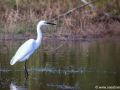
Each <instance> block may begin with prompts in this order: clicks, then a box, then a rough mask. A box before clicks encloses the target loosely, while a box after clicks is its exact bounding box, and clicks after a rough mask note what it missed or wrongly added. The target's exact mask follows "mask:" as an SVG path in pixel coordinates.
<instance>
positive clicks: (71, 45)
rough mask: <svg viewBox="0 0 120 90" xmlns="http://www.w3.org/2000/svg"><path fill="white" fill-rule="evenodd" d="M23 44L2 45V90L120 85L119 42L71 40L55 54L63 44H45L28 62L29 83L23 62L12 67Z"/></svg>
mask: <svg viewBox="0 0 120 90" xmlns="http://www.w3.org/2000/svg"><path fill="white" fill-rule="evenodd" d="M24 41H25V40H23V41H5V42H0V90H94V89H100V88H101V87H102V86H105V87H104V88H108V86H115V87H113V88H114V89H115V88H116V87H118V88H119V86H120V65H119V63H120V42H119V40H116V41H115V40H112V39H111V40H99V41H86V42H78V41H77V42H71V41H68V42H66V43H65V44H64V45H63V46H62V47H61V48H59V49H58V50H56V51H52V52H50V50H53V49H55V48H56V47H58V46H59V45H61V44H62V43H64V42H62V41H57V40H54V41H53V40H49V41H43V43H42V46H41V48H40V49H39V50H37V51H36V52H35V53H34V54H33V55H32V56H31V57H30V59H29V60H28V62H27V67H28V72H29V79H28V80H25V75H24V63H16V64H15V65H14V66H10V64H9V62H10V59H11V57H12V56H13V55H14V53H15V52H16V50H17V48H18V47H19V46H20V45H21V44H22V43H23V42H24ZM102 88H103V87H102ZM114 89H113V90H114Z"/></svg>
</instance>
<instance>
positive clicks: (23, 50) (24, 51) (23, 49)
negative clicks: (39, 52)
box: [10, 39, 35, 65]
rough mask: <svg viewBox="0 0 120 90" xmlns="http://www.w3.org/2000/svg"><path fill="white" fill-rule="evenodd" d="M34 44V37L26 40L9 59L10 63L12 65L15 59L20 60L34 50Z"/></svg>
mask: <svg viewBox="0 0 120 90" xmlns="http://www.w3.org/2000/svg"><path fill="white" fill-rule="evenodd" d="M34 45H35V40H34V39H29V40H27V41H26V42H25V43H24V44H23V45H22V46H20V48H19V49H18V50H17V52H16V54H15V55H14V56H13V58H12V59H11V61H10V64H11V65H14V64H15V63H16V62H17V61H19V60H22V59H23V58H24V57H25V56H26V55H28V54H29V53H31V52H34V50H35V48H34Z"/></svg>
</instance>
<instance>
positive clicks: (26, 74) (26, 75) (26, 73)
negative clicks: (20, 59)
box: [25, 60, 29, 79]
mask: <svg viewBox="0 0 120 90" xmlns="http://www.w3.org/2000/svg"><path fill="white" fill-rule="evenodd" d="M26 63H27V60H26V61H25V78H26V79H28V75H29V74H28V71H27V65H26Z"/></svg>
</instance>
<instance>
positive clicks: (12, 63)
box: [10, 57, 17, 65]
mask: <svg viewBox="0 0 120 90" xmlns="http://www.w3.org/2000/svg"><path fill="white" fill-rule="evenodd" d="M16 62H17V60H16V59H14V57H13V58H12V59H11V61H10V65H14V64H15V63H16Z"/></svg>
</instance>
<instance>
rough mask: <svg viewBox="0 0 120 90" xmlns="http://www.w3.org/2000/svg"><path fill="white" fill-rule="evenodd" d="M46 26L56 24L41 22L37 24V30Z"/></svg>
mask: <svg viewBox="0 0 120 90" xmlns="http://www.w3.org/2000/svg"><path fill="white" fill-rule="evenodd" d="M46 25H56V24H55V23H52V22H47V21H44V20H42V21H40V22H38V24H37V28H39V29H40V28H41V27H44V26H46Z"/></svg>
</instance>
